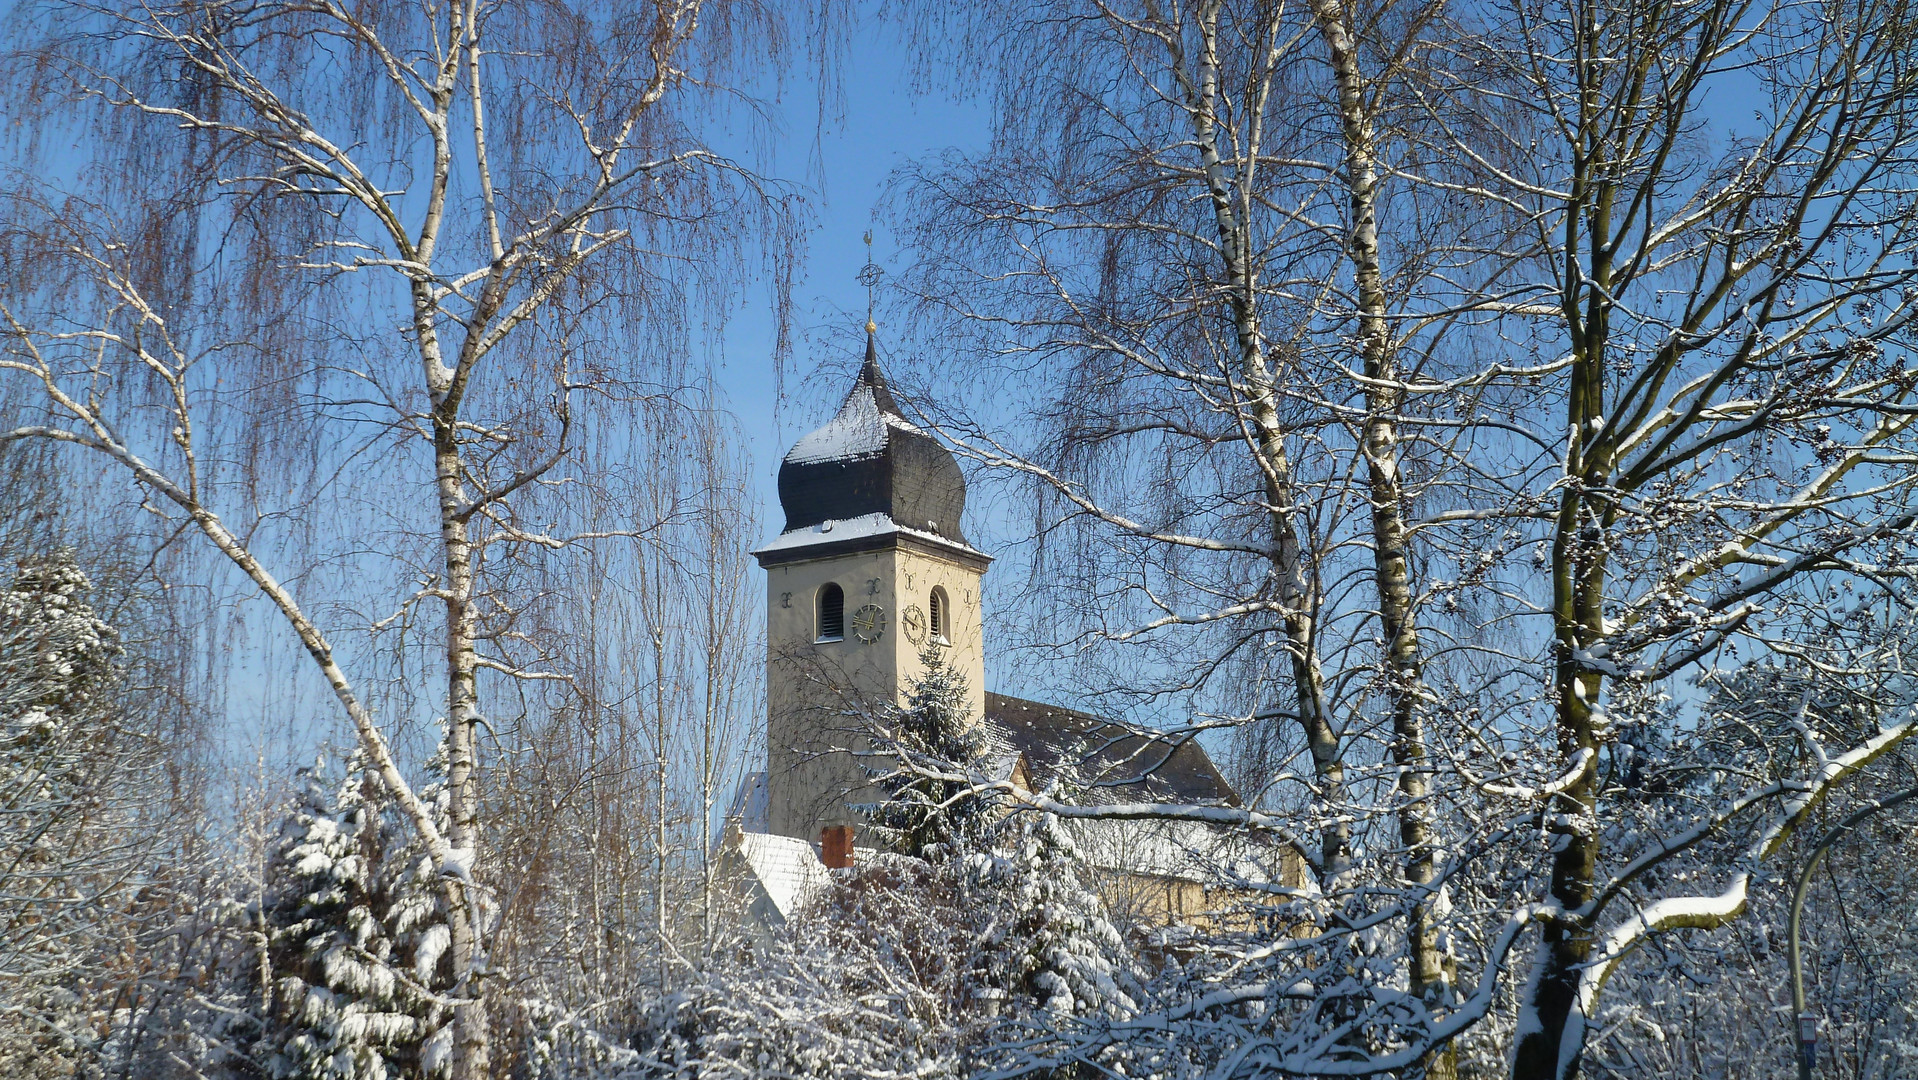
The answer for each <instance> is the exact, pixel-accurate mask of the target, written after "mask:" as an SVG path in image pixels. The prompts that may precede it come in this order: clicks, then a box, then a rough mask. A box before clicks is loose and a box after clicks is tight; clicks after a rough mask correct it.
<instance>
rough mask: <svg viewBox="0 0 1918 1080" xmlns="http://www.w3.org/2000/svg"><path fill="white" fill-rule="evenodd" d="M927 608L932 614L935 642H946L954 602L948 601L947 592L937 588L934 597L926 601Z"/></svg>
mask: <svg viewBox="0 0 1918 1080" xmlns="http://www.w3.org/2000/svg"><path fill="white" fill-rule="evenodd" d="M926 606H927V608H929V609H930V610H931V613H932V619H931V622H932V626H931V627H930V629H931V631H932V638H933V640H934V641H944V640H946V624H947V623H948V622H950V621H952V610H951V608H952V602H951V601H949V600H947V599H946V590H944V589H941V588H938V587H936V586H935V587H934V588H933V590H932V595H931V596H930V597H928V598H927V599H926Z"/></svg>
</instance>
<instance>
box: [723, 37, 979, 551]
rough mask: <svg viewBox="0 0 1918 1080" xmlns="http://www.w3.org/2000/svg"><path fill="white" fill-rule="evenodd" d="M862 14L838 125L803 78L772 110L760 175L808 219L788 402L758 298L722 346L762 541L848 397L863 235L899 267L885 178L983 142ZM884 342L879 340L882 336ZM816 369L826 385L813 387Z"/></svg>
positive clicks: (972, 109) (862, 293) (884, 261)
mask: <svg viewBox="0 0 1918 1080" xmlns="http://www.w3.org/2000/svg"><path fill="white" fill-rule="evenodd" d="M863 14H864V15H865V16H866V17H862V18H861V19H860V20H859V21H858V22H857V23H856V24H855V25H854V26H853V27H852V32H851V40H850V41H849V43H848V48H847V52H846V56H845V62H844V80H845V81H844V90H845V110H844V114H843V117H842V118H840V119H838V120H837V121H835V122H830V123H829V124H828V126H827V127H826V128H825V129H824V130H823V131H822V130H821V129H820V127H819V124H818V98H817V91H816V86H815V84H814V83H812V82H811V81H809V80H808V79H806V78H803V77H802V78H799V79H796V80H795V81H794V82H793V84H791V86H790V89H789V91H788V93H786V94H785V95H784V98H783V100H782V101H781V102H780V105H781V111H780V117H781V120H782V125H781V129H780V130H779V131H778V132H777V133H776V137H775V142H774V145H773V147H772V158H773V160H772V161H771V163H770V166H771V167H770V168H769V170H768V171H769V172H770V173H771V175H774V176H776V177H779V178H781V179H784V180H787V181H789V182H793V183H796V184H799V185H801V186H802V187H803V189H804V191H805V194H806V196H807V198H808V200H809V201H810V202H811V203H812V205H813V208H814V211H815V216H814V223H813V229H812V231H811V233H810V236H809V243H808V250H807V255H806V259H805V263H804V265H803V267H802V270H801V273H800V275H799V278H798V282H797V285H796V287H795V288H794V290H793V300H794V304H795V308H796V311H795V320H796V324H797V325H796V326H795V328H794V329H795V331H796V333H795V347H794V356H793V362H792V364H791V366H790V367H789V368H788V369H787V371H786V372H785V379H784V385H783V389H784V393H785V400H784V401H781V400H779V397H778V387H777V384H776V381H775V379H774V371H773V341H774V326H773V320H772V318H771V317H770V314H769V311H768V309H767V303H766V299H765V296H766V294H765V291H764V290H763V289H761V290H756V291H755V292H754V293H752V294H750V295H749V296H748V299H747V304H746V306H745V307H744V308H743V309H741V310H740V312H739V313H738V316H737V318H736V319H735V320H734V321H733V322H732V324H731V325H729V326H728V327H726V329H725V334H724V339H723V342H722V344H721V351H720V355H721V357H722V360H723V364H724V378H723V381H724V384H725V387H726V390H727V392H728V394H729V396H730V402H729V404H730V406H731V408H732V410H733V411H734V412H735V413H736V414H737V415H738V416H739V419H740V422H741V425H742V426H743V427H744V429H745V431H746V433H747V435H748V438H749V440H750V446H749V449H750V451H751V453H752V457H753V475H754V477H755V479H756V480H757V481H758V485H759V493H760V499H761V506H762V511H763V516H762V520H763V522H764V531H765V532H766V534H767V535H768V536H770V535H771V534H772V533H773V532H775V531H776V530H778V528H779V527H780V523H781V518H780V514H779V498H778V493H777V490H776V488H775V479H776V475H777V471H778V468H779V459H780V458H781V456H783V455H784V454H785V451H786V448H787V447H788V446H790V445H791V444H792V442H793V441H794V440H796V439H797V438H798V437H799V436H800V435H803V434H805V433H806V432H807V431H809V430H811V429H812V428H814V427H816V426H818V425H819V424H821V423H823V422H824V421H825V420H826V418H827V417H828V416H829V415H830V413H831V411H832V410H833V409H834V408H836V407H837V406H838V404H839V398H840V396H841V395H842V394H843V393H844V390H845V388H844V387H843V386H842V385H840V384H841V382H843V381H844V380H843V379H842V378H839V377H837V376H838V375H839V374H840V373H841V372H847V371H850V370H851V368H850V364H851V363H852V362H853V361H854V359H855V356H854V355H853V353H852V352H851V351H850V350H852V349H854V348H856V345H855V344H854V343H856V342H858V341H859V340H860V335H859V327H860V325H861V324H862V323H863V322H864V321H865V315H866V290H865V288H864V286H862V285H860V284H859V283H858V281H857V275H858V273H859V270H860V268H861V267H862V266H864V265H865V263H866V245H865V242H864V239H863V238H864V235H865V233H866V232H867V230H869V229H870V230H871V231H872V234H873V258H874V260H875V261H877V262H878V263H879V264H880V265H882V266H884V267H886V268H888V269H889V270H895V271H896V270H897V269H898V268H899V267H900V265H901V260H902V259H903V257H904V253H902V252H901V251H900V249H899V246H898V245H897V244H896V243H895V242H894V240H893V237H892V235H891V234H890V233H889V232H888V231H887V230H886V229H885V228H884V226H883V223H882V222H877V221H875V219H874V208H875V206H877V204H878V203H879V201H880V200H881V198H882V197H883V195H884V191H885V185H886V182H887V179H888V177H889V176H890V175H891V174H892V172H893V171H894V170H895V169H897V168H899V167H900V166H902V165H904V164H906V163H908V162H910V161H913V160H916V159H919V158H923V157H926V156H929V155H933V154H937V153H939V152H940V151H943V150H947V149H957V150H962V151H970V150H976V149H980V148H983V147H984V145H985V142H986V139H987V136H988V120H987V115H986V111H985V109H984V108H983V107H982V106H981V105H980V104H979V103H978V102H976V101H954V100H952V99H951V98H950V97H945V96H936V95H925V94H915V93H914V92H913V91H912V88H911V86H910V83H911V79H910V75H909V72H908V69H907V56H906V49H905V46H904V44H903V43H902V42H901V41H900V40H899V36H898V34H897V33H896V32H895V31H894V30H893V29H892V28H890V27H887V26H885V25H882V24H881V23H880V22H879V21H878V20H877V19H874V18H871V17H870V11H867V12H865V13H863ZM801 74H802V75H803V72H802V73H801ZM815 140H816V141H815ZM880 334H881V337H882V339H883V338H884V336H885V330H884V328H883V327H882V328H881V331H880ZM822 369H823V370H824V372H826V373H828V374H826V375H822V377H817V378H809V376H813V375H815V374H816V373H820V372H821V371H822Z"/></svg>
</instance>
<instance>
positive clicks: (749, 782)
mask: <svg viewBox="0 0 1918 1080" xmlns="http://www.w3.org/2000/svg"><path fill="white" fill-rule="evenodd" d="M726 817H727V818H728V819H729V820H731V821H732V822H734V823H735V824H737V825H738V826H739V827H740V828H741V829H744V830H745V831H747V832H761V833H763V832H765V831H767V830H768V829H770V828H772V825H771V822H772V801H771V797H770V796H769V795H768V794H767V792H766V774H765V773H763V772H754V773H747V774H746V776H745V778H744V779H742V780H741V781H740V782H739V790H738V791H736V792H734V793H733V805H732V807H731V808H730V809H729V810H727V811H726Z"/></svg>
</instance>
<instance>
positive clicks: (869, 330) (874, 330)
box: [866, 319, 879, 334]
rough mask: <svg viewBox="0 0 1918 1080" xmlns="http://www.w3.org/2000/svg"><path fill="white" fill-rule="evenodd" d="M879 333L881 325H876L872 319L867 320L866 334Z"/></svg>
mask: <svg viewBox="0 0 1918 1080" xmlns="http://www.w3.org/2000/svg"><path fill="white" fill-rule="evenodd" d="M878 331H879V324H878V323H875V322H873V321H872V320H871V319H867V320H866V333H868V334H873V333H877V332H878Z"/></svg>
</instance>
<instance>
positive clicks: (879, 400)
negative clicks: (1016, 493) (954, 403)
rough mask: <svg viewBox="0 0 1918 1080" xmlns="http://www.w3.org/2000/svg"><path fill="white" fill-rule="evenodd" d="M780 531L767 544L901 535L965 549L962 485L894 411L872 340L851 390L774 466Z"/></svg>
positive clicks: (933, 447) (927, 439) (928, 439)
mask: <svg viewBox="0 0 1918 1080" xmlns="http://www.w3.org/2000/svg"><path fill="white" fill-rule="evenodd" d="M779 505H780V507H781V509H783V510H785V512H786V529H785V532H784V533H782V534H781V536H780V538H779V539H778V540H776V541H774V543H773V544H772V545H771V546H769V548H768V549H767V550H768V551H770V550H772V549H773V548H781V549H785V548H790V547H793V546H795V544H796V542H798V541H800V540H802V539H803V538H804V537H803V534H805V533H807V532H817V533H819V536H818V537H817V539H816V540H815V541H813V542H833V541H844V540H850V539H852V538H853V537H854V535H855V534H858V535H864V536H877V535H880V534H885V533H895V532H902V531H903V532H907V533H911V534H917V535H918V536H919V537H920V538H923V539H930V540H936V541H942V542H943V543H944V544H947V545H952V546H956V547H962V548H966V549H967V550H970V545H968V544H967V543H966V538H965V534H964V533H963V532H961V531H960V518H961V516H962V515H963V514H964V512H965V508H966V480H965V477H964V475H963V474H961V473H960V471H959V463H958V462H956V461H954V460H953V459H952V455H951V454H950V453H948V452H947V450H946V448H945V447H943V446H941V445H939V442H938V440H936V439H934V438H933V437H932V436H931V435H928V434H927V433H926V432H924V431H922V430H920V429H919V428H918V427H917V426H916V425H914V424H913V422H912V421H910V420H908V419H906V417H905V416H904V415H903V414H902V413H901V412H900V411H899V405H898V402H896V401H895V400H894V399H893V396H892V388H891V387H890V386H889V385H887V383H886V376H885V373H884V372H882V371H881V370H880V369H879V357H878V355H877V352H876V350H875V348H874V345H873V341H872V337H871V334H870V333H868V335H867V338H866V362H865V364H864V365H862V366H861V367H860V369H859V377H858V379H857V380H855V381H854V382H853V385H852V392H851V393H848V394H847V395H846V401H845V403H844V404H843V405H841V406H840V407H839V412H838V414H837V415H835V416H834V417H833V418H832V419H831V420H829V421H827V422H826V425H825V426H824V427H821V428H820V429H819V430H817V431H814V432H812V433H811V434H809V435H807V436H805V437H804V438H802V439H800V440H799V441H798V442H797V443H794V444H793V448H792V449H791V450H790V451H788V452H787V454H786V459H785V460H784V461H783V462H781V463H780V466H779Z"/></svg>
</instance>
